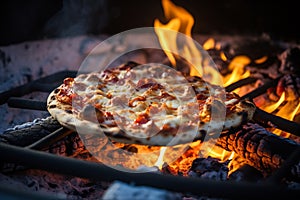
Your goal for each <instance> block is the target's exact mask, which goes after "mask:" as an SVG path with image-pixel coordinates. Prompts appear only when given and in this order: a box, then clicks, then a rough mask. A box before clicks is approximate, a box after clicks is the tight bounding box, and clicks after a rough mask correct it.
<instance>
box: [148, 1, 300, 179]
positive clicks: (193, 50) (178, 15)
mask: <svg viewBox="0 0 300 200" xmlns="http://www.w3.org/2000/svg"><path fill="white" fill-rule="evenodd" d="M162 6H163V10H164V14H165V17H166V20H167V21H168V22H167V23H166V24H163V23H162V22H160V21H159V20H158V19H155V21H154V27H155V28H156V29H155V32H156V35H157V36H158V40H159V42H160V45H161V47H162V48H163V49H164V51H165V54H166V56H167V57H168V59H169V61H170V63H171V64H172V65H173V66H174V67H176V59H178V58H177V57H175V55H174V54H173V53H172V52H178V54H179V55H180V56H183V57H184V58H188V59H187V60H193V61H195V62H193V64H194V65H193V66H191V69H190V75H191V76H199V77H202V78H203V79H204V80H206V81H208V82H210V83H212V84H219V85H224V86H229V85H230V84H232V83H235V82H237V81H239V80H241V79H245V78H247V77H249V76H250V71H249V70H247V69H246V66H247V65H249V64H250V63H251V59H250V58H249V57H248V56H247V55H238V56H235V57H234V58H232V59H231V60H228V59H227V57H226V55H225V53H224V52H222V51H220V55H219V56H220V58H221V60H223V61H224V62H229V61H230V62H229V65H228V69H229V71H230V73H229V74H228V75H224V76H223V77H222V80H221V81H220V80H219V77H220V76H217V75H216V74H218V71H217V70H216V69H215V68H214V67H210V66H209V65H205V62H206V60H205V59H204V57H203V55H201V52H200V51H199V49H197V47H196V46H195V43H193V42H191V40H188V41H187V42H186V44H185V46H184V47H183V48H182V49H181V50H180V51H179V50H178V46H177V41H176V40H177V35H176V34H175V35H174V34H171V35H168V34H167V33H166V32H164V31H161V30H160V28H163V29H169V30H172V31H175V32H180V33H183V34H185V35H186V36H188V37H192V34H191V33H192V27H193V24H194V18H193V16H192V15H191V14H190V13H189V12H188V11H187V10H185V9H184V8H182V7H179V6H176V5H175V4H173V3H172V2H171V0H162ZM203 49H204V50H210V49H216V50H221V44H219V43H216V41H215V40H214V39H213V38H209V39H207V41H206V42H204V44H203ZM267 59H268V57H267V56H263V57H261V58H259V59H256V60H254V61H253V62H255V63H256V64H261V63H264V62H265V61H266V60H267ZM203 66H205V67H203ZM196 69H197V70H196ZM252 89H253V88H252ZM245 90H247V92H249V90H248V89H247V88H246V89H244V90H241V88H238V89H236V90H234V91H233V92H235V93H237V94H239V95H240V96H242V95H243V94H244V93H245V92H246V91H245ZM279 108H280V109H279ZM261 109H263V110H265V111H267V112H270V113H274V114H276V115H278V116H281V117H283V118H286V119H288V120H293V119H294V117H295V116H296V115H297V114H298V113H300V104H299V100H296V101H286V94H285V93H283V94H282V95H281V97H280V98H279V99H278V101H276V102H273V103H271V104H269V105H265V106H262V107H261ZM278 110H279V111H278ZM272 132H274V133H275V134H278V135H282V136H286V137H288V134H287V133H283V132H282V131H280V130H274V129H273V130H272ZM200 148H201V142H200V141H198V142H193V143H191V144H189V145H188V149H187V150H186V151H185V152H184V153H183V154H182V156H181V157H180V158H178V159H176V160H175V161H174V160H173V161H172V162H171V161H170V159H168V157H169V156H170V155H171V154H172V151H176V147H162V148H160V151H159V155H158V156H157V160H156V162H155V164H154V165H155V166H157V167H158V168H159V169H161V170H164V167H165V166H164V164H165V163H167V168H168V171H169V172H170V173H172V174H178V173H181V174H183V175H187V173H188V171H189V169H190V167H191V166H192V163H193V161H194V160H195V159H196V158H198V157H199V152H200ZM209 156H211V157H214V158H218V159H219V160H220V161H226V160H231V161H233V160H235V159H236V158H238V156H236V155H235V154H234V153H233V152H228V151H225V150H224V149H222V148H219V147H217V146H214V147H213V148H212V150H211V151H210V153H209ZM228 166H229V167H230V168H231V170H230V172H229V174H230V173H232V172H233V171H235V170H236V169H237V168H238V167H239V164H237V165H236V164H233V163H232V162H230V163H229V165H228Z"/></svg>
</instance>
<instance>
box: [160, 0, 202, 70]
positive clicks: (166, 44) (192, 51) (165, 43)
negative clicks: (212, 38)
mask: <svg viewBox="0 0 300 200" xmlns="http://www.w3.org/2000/svg"><path fill="white" fill-rule="evenodd" d="M162 6H163V9H164V14H165V17H166V19H167V20H168V23H167V24H163V23H161V22H160V21H159V20H158V19H155V21H154V27H158V28H165V29H169V30H173V31H177V32H180V33H183V34H185V35H187V36H188V37H191V35H192V34H191V32H192V27H193V25H194V18H193V16H192V15H191V14H190V13H189V12H188V11H186V10H185V9H184V8H182V7H179V6H176V5H175V4H173V3H172V2H171V1H170V0H162ZM155 32H156V34H157V36H158V39H159V42H160V44H161V47H162V48H163V49H164V51H165V53H166V55H167V57H168V58H169V60H170V62H171V63H172V65H173V66H176V59H175V57H174V55H173V54H172V53H171V52H177V51H178V47H177V43H176V39H177V35H176V34H174V35H173V34H171V35H169V34H168V35H167V33H166V32H164V31H161V30H160V29H155ZM186 42H187V43H186V45H185V46H184V47H183V50H182V51H183V52H180V54H181V55H184V57H185V58H187V59H188V60H193V63H195V64H196V66H202V64H201V62H202V56H201V53H200V52H199V50H198V49H197V47H196V46H195V44H194V43H193V41H192V40H187V41H186ZM190 75H192V76H202V75H203V71H202V67H199V68H198V70H196V69H195V68H193V67H192V68H191V72H190Z"/></svg>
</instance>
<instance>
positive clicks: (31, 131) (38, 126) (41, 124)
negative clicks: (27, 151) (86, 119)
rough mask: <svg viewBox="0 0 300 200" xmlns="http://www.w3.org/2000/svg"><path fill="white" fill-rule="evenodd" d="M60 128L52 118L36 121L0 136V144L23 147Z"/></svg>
mask: <svg viewBox="0 0 300 200" xmlns="http://www.w3.org/2000/svg"><path fill="white" fill-rule="evenodd" d="M59 128H61V125H60V124H59V123H58V121H57V120H55V119H54V118H52V117H48V118H46V119H41V120H36V121H33V122H32V123H30V124H29V125H26V124H24V125H21V126H18V127H15V128H13V129H11V130H7V131H5V132H4V133H2V134H0V142H4V143H8V144H13V145H16V146H21V147H25V146H27V145H30V144H32V143H34V142H36V141H37V140H40V139H41V138H43V137H45V136H47V135H49V134H50V133H52V132H53V131H55V130H57V129H59Z"/></svg>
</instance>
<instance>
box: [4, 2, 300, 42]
mask: <svg viewBox="0 0 300 200" xmlns="http://www.w3.org/2000/svg"><path fill="white" fill-rule="evenodd" d="M173 2H174V3H175V4H177V5H180V6H182V7H184V8H185V9H187V10H188V11H189V12H190V13H191V14H192V15H193V16H194V17H195V25H194V27H193V31H192V32H193V33H199V34H232V35H234V34H240V35H261V34H263V33H266V34H268V35H270V36H271V37H272V38H275V39H282V40H296V41H299V39H300V35H299V32H298V29H299V27H298V26H299V25H300V23H299V22H298V21H299V8H298V6H297V5H296V3H297V2H296V1H295V2H293V1H290V0H284V1H273V2H268V1H241V0H227V1H224V2H223V1H216V0H209V1H208V0H206V1H203V0H173ZM0 15H1V17H0V26H1V32H0V34H1V37H0V45H9V44H13V43H20V42H23V41H29V40H37V39H44V38H56V37H65V36H74V35H80V34H116V33H119V32H122V31H125V30H128V29H132V28H138V27H144V26H153V21H154V19H155V18H159V19H160V20H161V21H164V18H163V10H162V7H161V1H160V0H147V1H142V0H87V1H86V0H43V1H40V0H27V1H20V0H10V1H8V0H4V1H1V6H0Z"/></svg>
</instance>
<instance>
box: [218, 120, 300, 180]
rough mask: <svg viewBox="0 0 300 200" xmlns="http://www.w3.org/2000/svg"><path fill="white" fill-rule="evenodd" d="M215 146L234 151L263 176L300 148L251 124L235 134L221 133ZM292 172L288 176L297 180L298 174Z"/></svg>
mask: <svg viewBox="0 0 300 200" xmlns="http://www.w3.org/2000/svg"><path fill="white" fill-rule="evenodd" d="M217 145H218V146H221V147H222V148H224V149H225V150H228V151H234V152H235V153H237V154H238V155H239V156H241V157H242V158H244V159H245V160H246V162H247V163H248V164H249V165H251V166H253V167H255V168H256V169H258V170H260V171H262V172H263V173H264V174H265V175H270V174H272V173H273V172H274V171H275V170H277V169H279V168H280V167H281V166H282V164H283V163H284V162H285V161H286V160H287V159H288V158H289V156H290V155H292V154H293V152H294V151H296V149H297V148H298V147H299V146H300V145H299V144H298V143H296V142H295V141H293V140H291V139H288V138H282V137H280V136H277V135H274V134H273V133H271V132H269V131H267V130H266V129H265V128H263V127H262V126H259V125H258V124H252V123H248V124H246V125H243V127H242V128H241V129H240V130H239V131H237V132H235V131H228V132H227V133H223V134H222V135H221V137H220V138H219V140H218V142H217ZM298 161H299V160H298ZM292 171H293V170H292V169H289V173H288V176H290V177H292V178H293V179H294V178H296V179H299V178H300V174H293V172H292Z"/></svg>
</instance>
